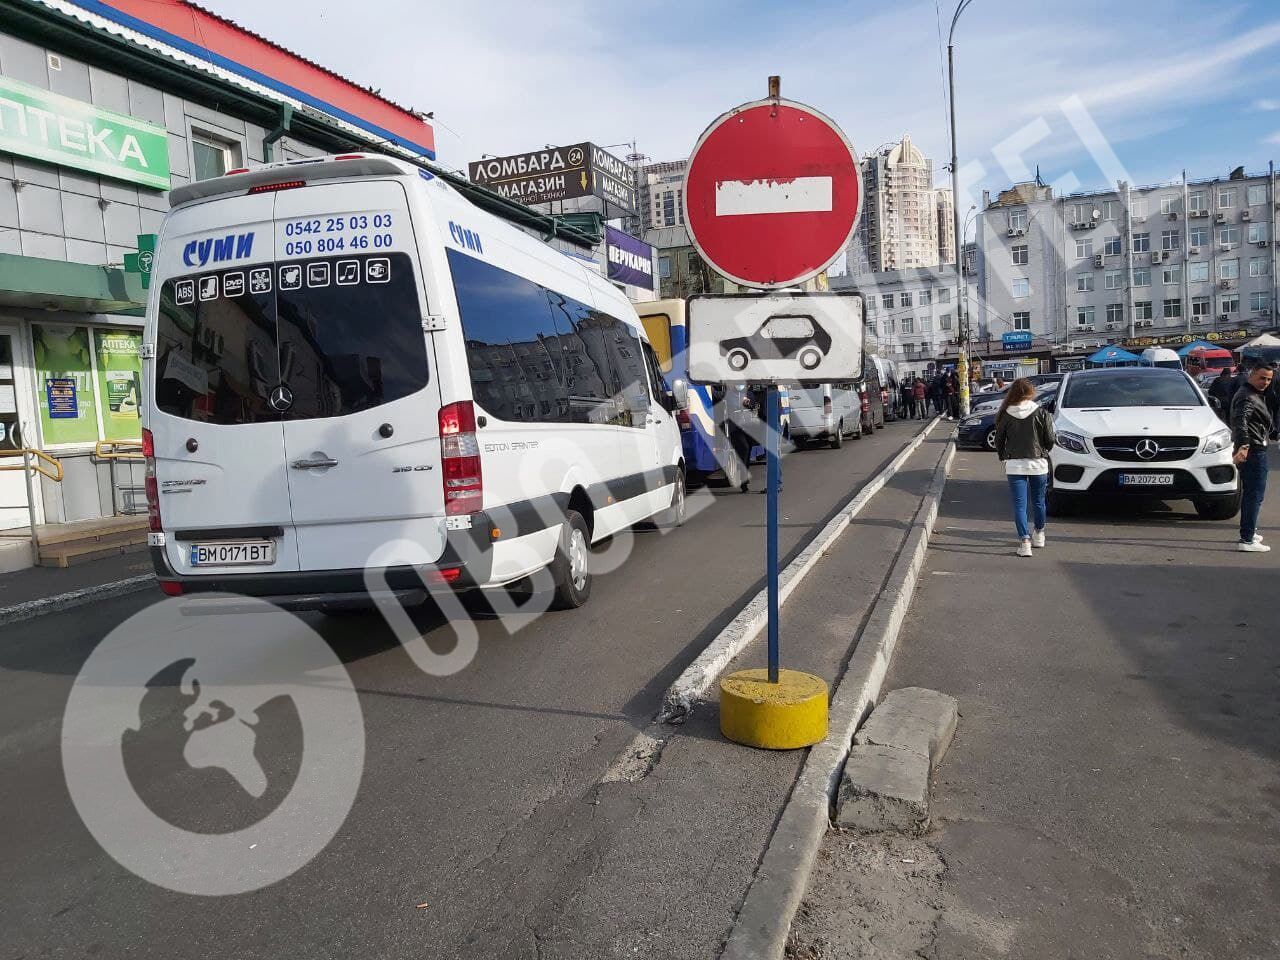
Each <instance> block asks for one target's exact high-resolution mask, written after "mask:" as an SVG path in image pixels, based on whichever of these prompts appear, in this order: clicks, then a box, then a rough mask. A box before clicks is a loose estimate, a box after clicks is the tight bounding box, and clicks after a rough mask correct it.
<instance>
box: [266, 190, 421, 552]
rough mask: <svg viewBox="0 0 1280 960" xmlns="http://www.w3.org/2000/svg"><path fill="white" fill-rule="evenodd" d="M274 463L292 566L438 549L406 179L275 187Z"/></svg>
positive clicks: (418, 297) (417, 266) (417, 271)
mask: <svg viewBox="0 0 1280 960" xmlns="http://www.w3.org/2000/svg"><path fill="white" fill-rule="evenodd" d="M275 220H276V234H275V236H276V260H277V264H278V267H277V273H278V276H279V278H280V282H279V284H278V287H277V290H276V311H277V316H278V327H279V335H280V384H281V386H282V387H283V388H284V389H285V390H286V391H287V392H288V396H289V405H288V408H287V409H286V410H285V411H284V426H283V430H284V457H283V459H284V462H285V464H286V468H285V472H286V473H287V475H288V478H289V498H290V504H291V508H292V511H291V512H292V516H293V522H294V524H295V526H296V530H297V537H298V555H299V562H300V566H301V569H303V570H338V569H353V568H360V567H362V566H364V565H365V563H366V561H367V560H368V559H369V557H370V555H371V554H372V553H373V552H374V551H375V550H376V549H377V548H378V547H380V546H383V545H384V544H387V543H389V542H391V541H394V540H397V539H405V540H409V541H411V542H412V543H414V544H416V545H418V546H420V547H422V548H424V549H425V550H426V556H425V557H424V558H423V559H424V560H435V559H437V558H438V557H439V556H440V554H441V553H442V552H443V550H444V537H445V533H444V513H445V510H444V491H443V480H442V477H441V469H440V430H439V412H440V386H439V382H438V379H437V378H436V377H433V376H432V375H431V369H430V362H429V356H428V348H429V343H428V335H427V334H426V333H425V332H424V330H423V318H424V317H425V316H426V315H427V313H428V310H427V303H426V298H425V295H424V294H423V292H422V291H423V284H422V282H421V274H420V264H419V262H418V254H417V248H416V245H415V241H414V231H413V227H412V224H411V223H410V218H409V207H408V203H407V200H406V196H405V190H404V187H403V186H402V185H401V184H400V183H398V182H396V181H393V180H370V181H357V182H350V181H348V182H345V183H334V184H314V183H313V184H310V185H308V186H307V187H305V188H301V189H296V190H287V191H281V192H279V193H278V194H276V208H275Z"/></svg>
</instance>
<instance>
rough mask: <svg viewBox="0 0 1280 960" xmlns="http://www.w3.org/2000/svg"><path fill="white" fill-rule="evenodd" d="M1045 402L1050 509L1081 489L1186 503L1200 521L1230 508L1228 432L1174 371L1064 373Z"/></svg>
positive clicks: (1232, 482)
mask: <svg viewBox="0 0 1280 960" xmlns="http://www.w3.org/2000/svg"><path fill="white" fill-rule="evenodd" d="M1053 407H1054V413H1055V416H1054V428H1055V430H1056V431H1057V434H1058V445H1057V446H1056V447H1054V449H1053V452H1052V453H1051V454H1050V458H1049V459H1050V462H1051V464H1052V467H1053V471H1052V478H1053V479H1052V482H1051V486H1050V491H1049V510H1050V512H1052V513H1055V514H1061V513H1064V512H1066V511H1067V510H1068V509H1069V508H1070V506H1071V505H1072V502H1073V501H1075V500H1077V499H1078V498H1081V497H1085V496H1092V497H1102V496H1107V497H1117V496H1130V497H1154V498H1157V499H1160V500H1190V501H1192V502H1193V503H1194V504H1195V507H1196V512H1197V513H1198V514H1199V515H1200V516H1201V517H1203V518H1204V519H1206V520H1230V519H1231V518H1232V517H1234V516H1235V515H1236V514H1237V513H1238V512H1239V510H1240V488H1239V484H1238V482H1237V479H1236V468H1235V467H1234V466H1233V465H1232V463H1231V431H1230V430H1228V429H1227V427H1226V425H1225V424H1223V422H1222V421H1221V420H1220V419H1218V416H1217V414H1215V413H1214V410H1213V407H1211V406H1210V404H1209V401H1208V400H1207V399H1206V397H1205V395H1204V393H1202V392H1201V390H1200V388H1199V387H1198V386H1196V384H1195V382H1194V381H1193V380H1192V379H1191V378H1190V377H1189V376H1187V375H1186V374H1185V373H1184V372H1183V371H1181V370H1171V369H1167V368H1163V367H1120V368H1112V369H1104V370H1081V371H1077V372H1073V373H1069V374H1067V377H1066V379H1065V380H1064V381H1063V383H1062V387H1061V388H1060V389H1059V391H1058V396H1057V399H1056V400H1055V402H1054V404H1053Z"/></svg>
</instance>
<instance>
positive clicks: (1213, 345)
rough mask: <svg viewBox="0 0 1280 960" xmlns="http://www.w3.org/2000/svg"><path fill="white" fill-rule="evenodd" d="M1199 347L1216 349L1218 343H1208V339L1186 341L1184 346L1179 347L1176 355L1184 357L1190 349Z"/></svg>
mask: <svg viewBox="0 0 1280 960" xmlns="http://www.w3.org/2000/svg"><path fill="white" fill-rule="evenodd" d="M1201 348H1203V349H1205V350H1217V349H1218V344H1216V343H1210V342H1209V341H1208V340H1197V341H1196V342H1195V343H1188V344H1187V345H1186V346H1185V347H1179V348H1178V356H1180V357H1185V356H1186V355H1187V354H1189V353H1190V352H1191V351H1192V350H1200V349H1201Z"/></svg>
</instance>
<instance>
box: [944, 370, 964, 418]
mask: <svg viewBox="0 0 1280 960" xmlns="http://www.w3.org/2000/svg"><path fill="white" fill-rule="evenodd" d="M942 389H943V391H944V392H945V393H946V398H947V419H948V420H954V419H956V417H958V416H960V378H959V377H958V376H957V375H956V372H955V371H954V370H953V371H951V372H950V373H948V374H947V379H946V382H945V383H944V384H943V388H942Z"/></svg>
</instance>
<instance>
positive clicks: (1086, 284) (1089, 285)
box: [1076, 273, 1093, 293]
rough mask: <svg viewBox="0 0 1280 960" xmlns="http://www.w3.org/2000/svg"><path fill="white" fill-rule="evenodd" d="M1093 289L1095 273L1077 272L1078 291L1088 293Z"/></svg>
mask: <svg viewBox="0 0 1280 960" xmlns="http://www.w3.org/2000/svg"><path fill="white" fill-rule="evenodd" d="M1092 289H1093V274H1092V273H1077V274H1076V293H1088V292H1089V291H1090V290H1092Z"/></svg>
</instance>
